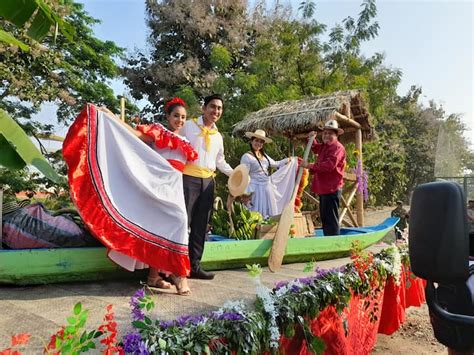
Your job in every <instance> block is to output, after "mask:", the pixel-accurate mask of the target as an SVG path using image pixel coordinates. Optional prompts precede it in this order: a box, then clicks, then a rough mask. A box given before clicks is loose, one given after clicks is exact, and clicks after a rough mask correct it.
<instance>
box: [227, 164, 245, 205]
mask: <svg viewBox="0 0 474 355" xmlns="http://www.w3.org/2000/svg"><path fill="white" fill-rule="evenodd" d="M249 184H250V176H249V169H248V168H247V166H246V165H245V164H240V165H239V166H237V167H236V168H235V169H234V171H233V172H232V174H231V175H230V176H229V181H228V182H227V186H228V187H229V192H230V194H231V195H232V196H235V197H237V196H240V195H242V194H243V193H245V191H246V189H247V187H248V185H249Z"/></svg>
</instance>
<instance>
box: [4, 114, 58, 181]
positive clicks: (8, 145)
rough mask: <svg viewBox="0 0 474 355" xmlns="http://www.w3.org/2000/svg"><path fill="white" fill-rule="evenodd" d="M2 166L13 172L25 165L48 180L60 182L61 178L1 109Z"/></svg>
mask: <svg viewBox="0 0 474 355" xmlns="http://www.w3.org/2000/svg"><path fill="white" fill-rule="evenodd" d="M0 147H1V148H2V156H1V157H0V165H3V166H5V167H6V168H10V169H12V170H15V169H21V168H22V167H24V166H25V164H28V165H32V166H34V167H35V168H36V169H38V170H39V171H40V172H41V173H42V174H43V175H44V176H45V177H46V178H48V179H49V180H51V181H53V182H59V180H60V178H59V175H58V174H57V173H56V171H55V170H54V169H53V168H52V167H51V165H50V164H49V163H48V161H47V160H46V159H45V158H44V157H43V155H42V154H41V152H40V151H39V150H38V148H36V147H35V145H34V144H33V142H31V140H30V139H29V138H28V136H27V135H26V133H25V132H24V131H23V129H22V128H21V127H20V126H19V125H18V124H17V123H16V122H15V121H14V120H13V119H12V118H11V117H10V115H8V113H6V112H5V111H4V110H2V109H0Z"/></svg>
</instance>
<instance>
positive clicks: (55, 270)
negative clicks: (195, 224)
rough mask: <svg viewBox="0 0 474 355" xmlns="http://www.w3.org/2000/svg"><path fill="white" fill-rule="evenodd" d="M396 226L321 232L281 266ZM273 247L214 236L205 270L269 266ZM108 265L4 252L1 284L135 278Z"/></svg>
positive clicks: (337, 252)
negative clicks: (325, 235) (323, 234)
mask: <svg viewBox="0 0 474 355" xmlns="http://www.w3.org/2000/svg"><path fill="white" fill-rule="evenodd" d="M397 222H398V218H388V219H386V220H385V221H384V222H382V223H381V224H379V225H376V226H371V227H363V228H342V229H341V233H342V235H340V236H332V237H323V236H322V231H321V230H316V231H315V236H314V237H306V238H293V239H290V240H288V244H287V247H286V252H285V257H284V260H283V263H295V262H305V261H310V260H327V259H334V258H340V257H344V256H347V255H348V254H349V251H350V249H351V245H352V243H353V242H354V241H356V240H358V241H359V242H360V244H361V247H362V248H367V247H368V246H370V245H372V244H374V243H377V242H378V241H380V240H381V239H382V238H383V237H384V236H385V235H386V234H387V233H388V232H389V231H390V230H391V229H392V228H393V227H394V226H395V224H396V223H397ZM271 245H272V241H271V240H268V239H257V240H243V241H239V240H234V239H227V238H223V237H218V236H211V241H207V242H206V245H205V248H204V255H203V259H202V265H203V267H204V269H206V270H223V269H231V268H240V267H245V265H246V264H254V263H258V264H260V265H266V263H267V259H268V254H269V251H270V249H271ZM140 276H144V274H143V273H141V272H135V273H131V272H128V271H125V270H123V269H121V268H120V267H119V266H117V265H116V264H114V263H113V262H112V261H110V260H109V259H108V258H107V256H106V249H105V248H103V247H94V248H58V249H23V250H1V251H0V284H12V285H31V284H48V283H56V282H72V281H92V280H103V279H108V280H110V279H116V278H137V277H140Z"/></svg>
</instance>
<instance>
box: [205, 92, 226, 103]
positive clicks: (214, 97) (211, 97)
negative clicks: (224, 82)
mask: <svg viewBox="0 0 474 355" xmlns="http://www.w3.org/2000/svg"><path fill="white" fill-rule="evenodd" d="M212 100H221V102H222V106H224V99H223V98H222V96H221V95H220V94H212V95H209V96H206V97H205V98H204V106H207V104H208V103H209V102H211V101H212Z"/></svg>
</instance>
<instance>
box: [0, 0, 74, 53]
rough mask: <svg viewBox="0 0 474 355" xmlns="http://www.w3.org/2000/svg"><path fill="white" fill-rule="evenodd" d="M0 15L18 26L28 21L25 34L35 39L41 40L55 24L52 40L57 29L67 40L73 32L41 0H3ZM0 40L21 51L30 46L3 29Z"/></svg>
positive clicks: (0, 4)
mask: <svg viewBox="0 0 474 355" xmlns="http://www.w3.org/2000/svg"><path fill="white" fill-rule="evenodd" d="M0 16H1V17H3V18H4V19H5V20H7V21H9V22H11V23H13V24H15V25H16V26H17V27H20V28H22V27H24V26H25V25H26V24H27V23H28V24H29V26H28V31H27V35H28V36H29V37H30V38H33V39H35V40H36V41H41V40H42V39H43V38H44V37H45V36H46V35H47V34H48V32H50V29H51V27H52V26H53V25H55V26H57V28H56V31H55V32H54V40H56V36H57V30H58V29H59V30H60V31H61V32H62V33H63V34H64V36H65V37H66V38H67V39H68V40H72V36H73V34H74V28H73V27H72V26H71V25H70V24H69V23H67V22H65V21H64V20H63V19H62V18H61V16H60V15H59V14H57V13H56V12H55V11H53V10H52V9H51V8H50V7H49V6H48V5H47V4H46V3H45V2H44V1H43V0H23V1H21V2H18V1H16V0H3V1H2V2H1V3H0ZM0 41H2V42H4V43H7V44H12V45H15V46H18V47H20V48H21V49H22V50H23V51H27V50H29V48H30V47H29V46H28V45H27V44H25V43H24V42H22V41H20V40H18V39H17V38H15V37H14V36H13V35H12V34H11V33H8V32H6V31H3V30H1V31H0Z"/></svg>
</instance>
